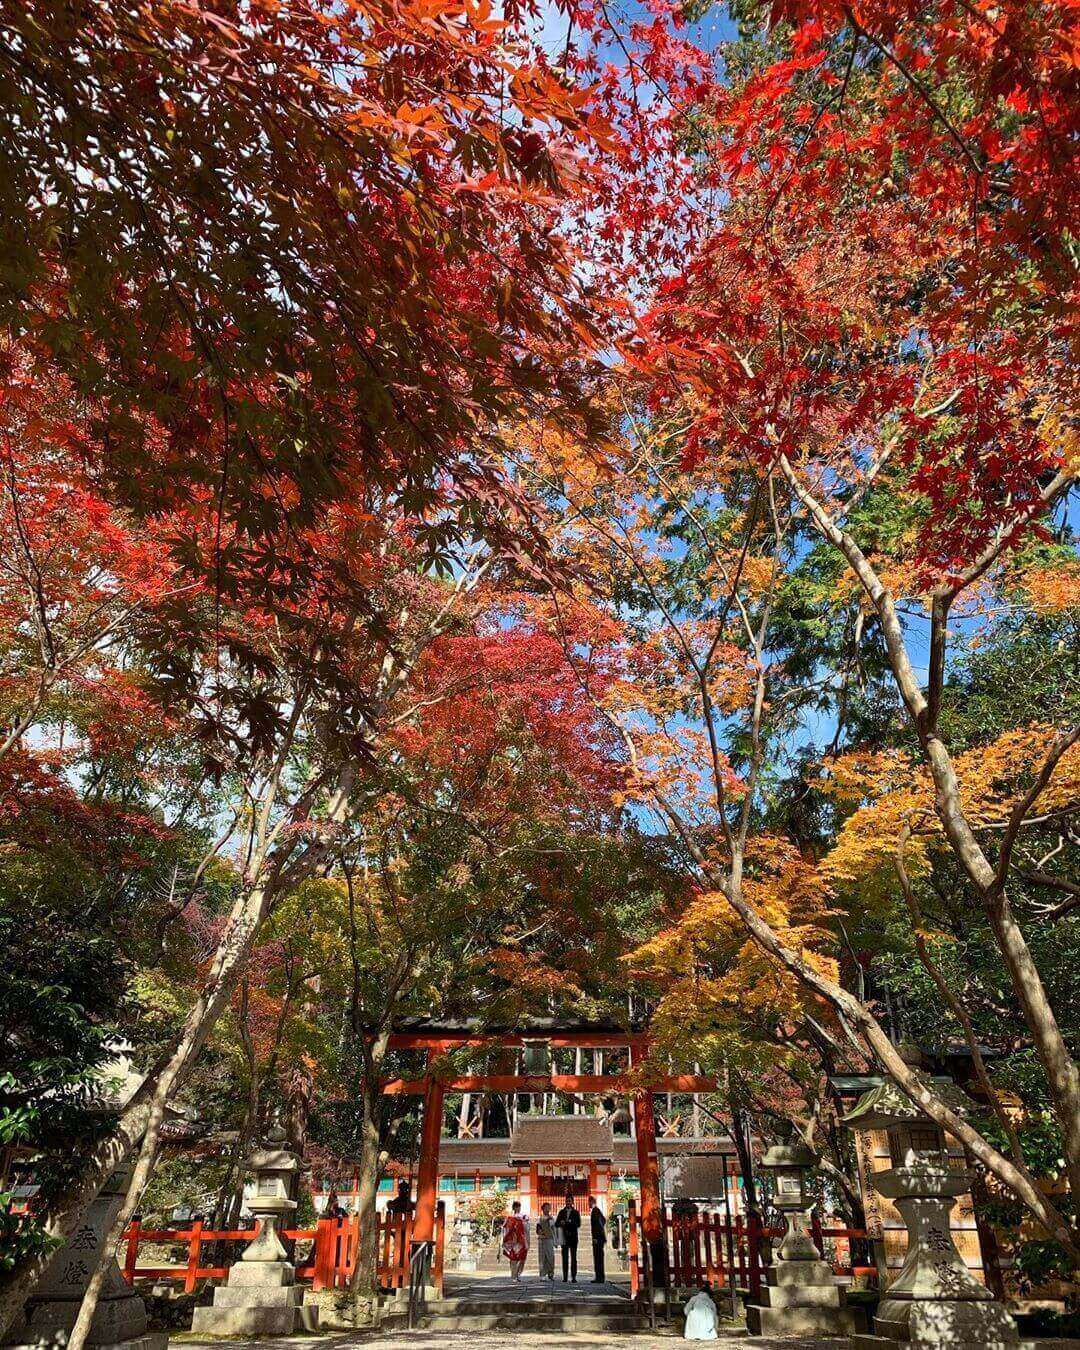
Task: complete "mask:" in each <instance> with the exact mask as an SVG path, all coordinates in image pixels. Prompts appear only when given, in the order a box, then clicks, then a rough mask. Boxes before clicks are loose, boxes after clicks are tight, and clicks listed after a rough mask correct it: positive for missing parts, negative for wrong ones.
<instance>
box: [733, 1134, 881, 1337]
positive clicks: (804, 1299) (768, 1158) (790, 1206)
mask: <svg viewBox="0 0 1080 1350" xmlns="http://www.w3.org/2000/svg"><path fill="white" fill-rule="evenodd" d="M816 1162H817V1157H816V1156H815V1154H813V1153H811V1151H810V1150H809V1149H808V1148H806V1147H805V1146H804V1145H794V1146H792V1145H774V1146H773V1147H772V1148H770V1149H769V1150H768V1151H767V1152H766V1154H765V1156H764V1157H763V1158H762V1160H761V1166H762V1170H763V1171H769V1172H773V1173H774V1174H775V1175H776V1179H777V1187H776V1195H775V1196H774V1198H773V1203H774V1204H775V1206H776V1208H777V1209H778V1210H780V1212H781V1213H782V1214H783V1215H784V1218H785V1219H786V1221H787V1229H786V1231H785V1233H784V1236H783V1238H782V1240H781V1242H780V1245H779V1247H778V1248H777V1251H776V1259H775V1260H774V1262H773V1264H772V1266H771V1267H770V1268H769V1270H768V1271H767V1272H766V1279H767V1280H768V1283H767V1284H766V1285H765V1286H764V1287H763V1288H762V1290H761V1296H760V1302H758V1303H748V1304H747V1305H746V1325H747V1328H748V1329H749V1331H750V1333H751V1335H753V1336H829V1337H833V1336H850V1335H851V1334H852V1333H853V1332H854V1331H856V1330H857V1329H859V1328H861V1327H862V1326H865V1321H864V1320H863V1314H862V1312H861V1311H857V1310H856V1309H854V1308H849V1307H848V1306H847V1295H846V1294H845V1292H844V1291H843V1290H842V1289H841V1288H840V1286H839V1285H838V1284H837V1283H836V1280H835V1278H834V1277H833V1272H832V1267H831V1266H830V1265H829V1264H828V1262H827V1261H822V1260H821V1258H820V1257H819V1256H818V1250H817V1247H815V1245H814V1239H813V1238H812V1237H811V1235H810V1229H809V1227H808V1224H807V1214H808V1211H809V1204H808V1197H807V1195H806V1177H805V1172H806V1169H807V1168H809V1167H812V1166H813V1165H814V1164H815V1163H816Z"/></svg>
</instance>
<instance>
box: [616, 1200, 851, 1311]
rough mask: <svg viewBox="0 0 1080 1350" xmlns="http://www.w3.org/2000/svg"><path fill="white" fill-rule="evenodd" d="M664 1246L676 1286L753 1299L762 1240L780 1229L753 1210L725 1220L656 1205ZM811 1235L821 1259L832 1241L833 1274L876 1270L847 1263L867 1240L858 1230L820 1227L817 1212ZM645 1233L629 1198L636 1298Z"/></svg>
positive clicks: (760, 1274)
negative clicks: (733, 1291)
mask: <svg viewBox="0 0 1080 1350" xmlns="http://www.w3.org/2000/svg"><path fill="white" fill-rule="evenodd" d="M661 1214H662V1221H663V1235H664V1246H665V1248H666V1250H667V1268H668V1278H669V1281H670V1283H671V1285H672V1286H673V1287H675V1288H688V1287H693V1286H698V1285H702V1284H705V1283H706V1282H708V1283H709V1284H711V1285H712V1286H713V1288H725V1287H728V1288H730V1286H731V1284H732V1283H734V1284H735V1286H736V1288H739V1289H745V1290H746V1291H747V1292H748V1293H749V1294H750V1296H751V1297H752V1298H756V1297H757V1296H758V1295H759V1294H760V1293H761V1285H762V1280H763V1273H764V1270H765V1268H766V1267H765V1262H764V1260H763V1258H762V1251H761V1248H762V1243H763V1242H764V1241H765V1240H766V1239H778V1238H781V1237H782V1236H783V1234H784V1229H782V1228H766V1227H765V1226H764V1225H763V1224H762V1222H761V1220H760V1219H759V1218H758V1217H757V1216H756V1215H754V1214H751V1215H748V1216H747V1217H746V1218H745V1219H744V1218H743V1217H742V1215H736V1216H735V1218H734V1220H733V1221H732V1222H730V1223H729V1222H728V1221H727V1220H726V1219H725V1218H724V1217H723V1215H720V1214H694V1215H690V1216H683V1215H673V1214H672V1213H671V1208H670V1206H668V1205H663V1206H661ZM811 1233H812V1235H813V1238H814V1243H815V1245H816V1246H817V1249H818V1251H819V1252H820V1253H821V1255H822V1257H824V1256H825V1239H826V1238H829V1239H832V1240H834V1242H835V1243H836V1247H835V1256H834V1258H833V1262H832V1265H833V1270H834V1271H835V1272H836V1274H838V1275H853V1274H860V1275H861V1274H876V1273H877V1268H876V1266H864V1265H858V1264H853V1263H852V1243H853V1242H859V1241H860V1240H862V1241H865V1240H866V1236H867V1235H866V1230H865V1229H862V1228H823V1227H822V1226H821V1222H820V1220H819V1219H818V1218H817V1216H816V1215H814V1216H813V1218H812V1220H811ZM643 1242H644V1237H643V1235H642V1231H641V1216H640V1215H639V1214H638V1213H637V1206H636V1204H635V1203H634V1202H633V1201H631V1202H630V1214H629V1250H628V1255H629V1261H630V1293H631V1296H632V1297H636V1296H637V1294H638V1291H639V1290H641V1289H642V1288H643V1286H644V1280H645V1263H644V1257H643V1253H642V1244H643Z"/></svg>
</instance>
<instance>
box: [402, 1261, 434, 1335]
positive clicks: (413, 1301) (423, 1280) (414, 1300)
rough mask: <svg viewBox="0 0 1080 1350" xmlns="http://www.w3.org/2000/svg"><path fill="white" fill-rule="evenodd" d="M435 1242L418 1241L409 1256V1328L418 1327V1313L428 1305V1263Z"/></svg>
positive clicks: (411, 1329)
mask: <svg viewBox="0 0 1080 1350" xmlns="http://www.w3.org/2000/svg"><path fill="white" fill-rule="evenodd" d="M433 1246H434V1243H431V1242H418V1243H417V1244H416V1246H415V1247H414V1248H413V1252H412V1256H411V1257H410V1258H409V1320H408V1326H409V1330H410V1331H413V1330H414V1329H415V1327H416V1318H417V1313H418V1312H422V1311H423V1309H424V1308H425V1307H426V1305H427V1264H428V1261H429V1259H430V1257H431V1250H432V1247H433Z"/></svg>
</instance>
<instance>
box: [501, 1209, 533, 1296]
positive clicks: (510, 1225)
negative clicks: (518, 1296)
mask: <svg viewBox="0 0 1080 1350" xmlns="http://www.w3.org/2000/svg"><path fill="white" fill-rule="evenodd" d="M502 1250H503V1256H505V1257H506V1259H507V1260H508V1261H509V1262H510V1278H511V1279H512V1280H513V1281H514V1283H515V1284H520V1283H521V1272H522V1270H523V1269H524V1266H525V1258H526V1257H527V1256H528V1254H529V1221H528V1219H526V1218H525V1217H524V1215H523V1214H522V1212H521V1201H520V1200H515V1201H514V1203H513V1205H511V1207H510V1213H509V1214H508V1215H507V1217H506V1218H505V1219H503V1226H502Z"/></svg>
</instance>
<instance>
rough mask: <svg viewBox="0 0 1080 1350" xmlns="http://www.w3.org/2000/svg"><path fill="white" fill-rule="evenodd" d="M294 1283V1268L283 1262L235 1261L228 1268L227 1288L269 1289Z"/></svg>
mask: <svg viewBox="0 0 1080 1350" xmlns="http://www.w3.org/2000/svg"><path fill="white" fill-rule="evenodd" d="M295 1283H296V1268H295V1267H294V1266H290V1265H289V1264H288V1263H287V1262H285V1261H236V1262H234V1264H233V1265H231V1266H230V1267H229V1287H230V1288H232V1289H240V1288H248V1287H250V1286H252V1285H257V1286H258V1287H259V1288H260V1289H269V1288H273V1287H274V1286H282V1285H288V1284H295Z"/></svg>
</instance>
